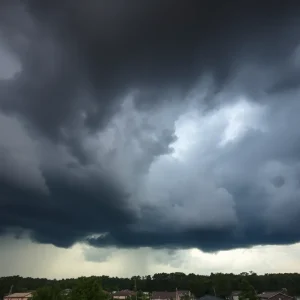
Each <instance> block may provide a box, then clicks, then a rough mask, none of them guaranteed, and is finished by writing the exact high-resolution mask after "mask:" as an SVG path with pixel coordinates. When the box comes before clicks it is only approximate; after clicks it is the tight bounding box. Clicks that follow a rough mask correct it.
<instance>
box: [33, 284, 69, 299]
mask: <svg viewBox="0 0 300 300" xmlns="http://www.w3.org/2000/svg"><path fill="white" fill-rule="evenodd" d="M63 299H65V298H64V296H63V295H62V293H61V290H60V288H59V287H58V286H45V287H41V288H39V289H37V290H36V291H35V292H34V293H33V298H32V300H63Z"/></svg>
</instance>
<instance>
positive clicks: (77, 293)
mask: <svg viewBox="0 0 300 300" xmlns="http://www.w3.org/2000/svg"><path fill="white" fill-rule="evenodd" d="M107 299H108V296H107V295H106V294H105V293H104V292H103V290H102V286H101V282H100V279H99V278H97V277H81V278H78V280H77V282H76V285H75V287H74V288H73V290H72V292H71V295H70V300H107Z"/></svg>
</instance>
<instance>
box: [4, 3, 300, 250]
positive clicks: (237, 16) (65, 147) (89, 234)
mask: <svg viewBox="0 0 300 300" xmlns="http://www.w3.org/2000/svg"><path fill="white" fill-rule="evenodd" d="M208 2H209V3H208ZM298 6H299V5H296V4H295V3H294V2H293V1H286V2H285V3H283V2H282V1H273V2H272V6H270V5H269V4H268V3H261V1H260V2H259V1H244V2H243V3H241V2H240V1H231V2H230V3H226V2H224V3H220V2H219V1H202V2H201V3H200V2H198V1H189V2H186V1H175V2H174V1H164V2H163V3H161V1H143V3H142V4H141V2H140V1H135V0H131V1H126V2H125V1H121V2H120V1H109V2H105V1H93V0H89V1H85V2H81V1H68V0H64V1H55V0H53V1H46V2H43V4H42V3H41V2H40V1H34V0H32V1H18V2H11V1H3V2H2V3H1V5H0V56H1V57H0V63H1V62H2V61H8V60H9V63H7V64H5V69H7V70H6V71H5V72H4V71H2V70H1V72H0V78H1V79H0V232H3V233H6V232H12V231H16V232H20V230H21V231H25V232H28V233H29V234H30V236H31V238H32V239H33V240H34V241H36V242H39V243H51V244H54V245H56V246H59V247H70V246H71V245H73V244H74V243H76V242H85V243H88V244H90V245H93V246H97V247H104V246H107V247H111V246H112V247H115V246H116V247H153V248H163V247H167V248H189V247H197V248H201V249H203V250H206V251H215V250H220V249H231V248H236V247H247V246H252V245H258V244H289V243H294V242H298V241H299V240H300V230H299V229H298V226H296V225H297V223H296V222H297V220H298V217H299V215H300V205H299V203H298V202H299V201H298V198H299V191H300V181H299V178H300V177H299V175H300V157H299V147H300V143H299V142H298V141H299V138H300V136H299V133H298V130H297V128H298V127H297V124H298V113H297V112H298V111H299V108H300V107H299V105H300V104H299V101H298V97H299V95H298V94H299V85H298V80H297V74H299V39H298V38H297V37H298V36H299V21H298V18H297V11H298V9H297V8H298ZM1 65H2V63H1ZM0 67H1V66H0Z"/></svg>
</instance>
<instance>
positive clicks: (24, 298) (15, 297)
mask: <svg viewBox="0 0 300 300" xmlns="http://www.w3.org/2000/svg"><path fill="white" fill-rule="evenodd" d="M32 297H33V292H26V293H13V294H10V295H7V296H4V298H3V300H28V299H30V298H32Z"/></svg>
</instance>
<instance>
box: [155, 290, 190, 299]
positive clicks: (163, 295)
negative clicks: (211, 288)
mask: <svg viewBox="0 0 300 300" xmlns="http://www.w3.org/2000/svg"><path fill="white" fill-rule="evenodd" d="M184 296H188V297H191V298H192V295H191V292H190V291H174V292H153V293H152V295H151V300H180V299H181V298H182V297H184Z"/></svg>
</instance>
